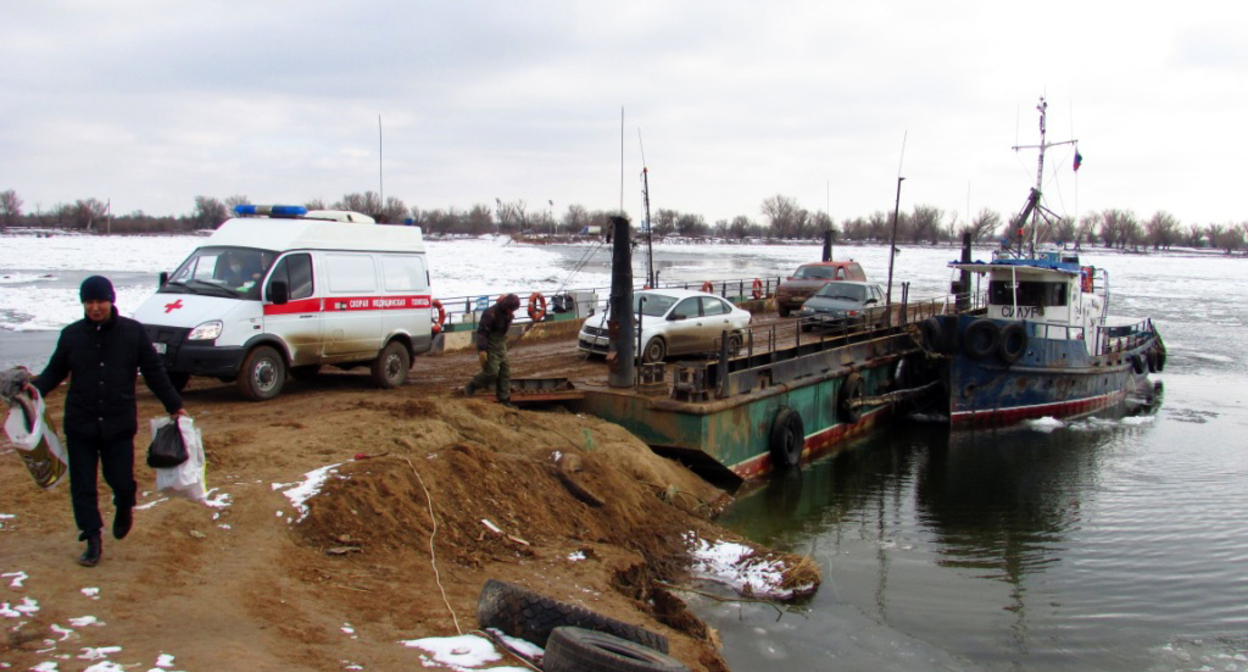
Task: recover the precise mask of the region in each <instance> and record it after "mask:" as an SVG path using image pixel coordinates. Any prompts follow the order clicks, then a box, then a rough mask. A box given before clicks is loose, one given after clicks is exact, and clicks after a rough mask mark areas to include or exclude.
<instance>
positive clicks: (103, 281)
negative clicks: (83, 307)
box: [78, 275, 117, 303]
mask: <svg viewBox="0 0 1248 672" xmlns="http://www.w3.org/2000/svg"><path fill="white" fill-rule="evenodd" d="M78 296H79V297H80V298H81V299H82V302H83V303H86V302H88V301H108V302H109V303H116V302H117V294H116V293H114V292H113V283H111V282H109V280H108V278H106V277H104V276H102V275H93V276H91V277H89V278H87V279H86V280H83V281H82V287H79V288H78Z"/></svg>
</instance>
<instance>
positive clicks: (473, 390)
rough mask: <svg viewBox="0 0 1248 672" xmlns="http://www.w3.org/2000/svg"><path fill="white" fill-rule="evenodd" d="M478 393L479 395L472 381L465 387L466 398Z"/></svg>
mask: <svg viewBox="0 0 1248 672" xmlns="http://www.w3.org/2000/svg"><path fill="white" fill-rule="evenodd" d="M476 393H477V386H476V385H474V384H473V382H472V381H471V380H470V381H468V384H467V385H465V386H464V396H466V397H471V396H472V395H474V394H476Z"/></svg>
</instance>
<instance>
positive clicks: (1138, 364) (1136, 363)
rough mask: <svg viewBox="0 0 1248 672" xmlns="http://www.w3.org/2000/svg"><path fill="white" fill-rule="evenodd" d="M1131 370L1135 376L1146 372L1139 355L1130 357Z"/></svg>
mask: <svg viewBox="0 0 1248 672" xmlns="http://www.w3.org/2000/svg"><path fill="white" fill-rule="evenodd" d="M1131 370H1132V371H1135V372H1136V374H1141V375H1142V374H1143V373H1144V371H1145V370H1146V367H1145V365H1144V358H1143V357H1141V356H1140V355H1139V353H1136V354H1134V355H1131Z"/></svg>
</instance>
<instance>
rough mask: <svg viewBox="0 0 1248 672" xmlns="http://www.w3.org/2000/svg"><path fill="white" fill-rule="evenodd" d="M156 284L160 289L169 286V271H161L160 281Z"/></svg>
mask: <svg viewBox="0 0 1248 672" xmlns="http://www.w3.org/2000/svg"><path fill="white" fill-rule="evenodd" d="M157 282H159V283H160V286H161V287H164V286H165V285H167V284H169V271H161V272H160V279H159V280H157Z"/></svg>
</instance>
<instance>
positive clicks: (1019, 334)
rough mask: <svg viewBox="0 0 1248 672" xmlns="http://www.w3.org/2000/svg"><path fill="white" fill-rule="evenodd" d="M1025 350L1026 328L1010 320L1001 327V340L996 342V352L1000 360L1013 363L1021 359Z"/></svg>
mask: <svg viewBox="0 0 1248 672" xmlns="http://www.w3.org/2000/svg"><path fill="white" fill-rule="evenodd" d="M1024 352H1027V329H1026V328H1024V327H1023V325H1022V324H1021V323H1018V322H1011V323H1009V324H1007V325H1005V327H1004V328H1002V329H1001V340H1000V342H999V343H998V344H997V354H998V355H999V356H1000V357H1001V361H1003V362H1005V363H1006V364H1013V363H1014V362H1017V361H1018V360H1019V359H1022V357H1023V353H1024Z"/></svg>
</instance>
